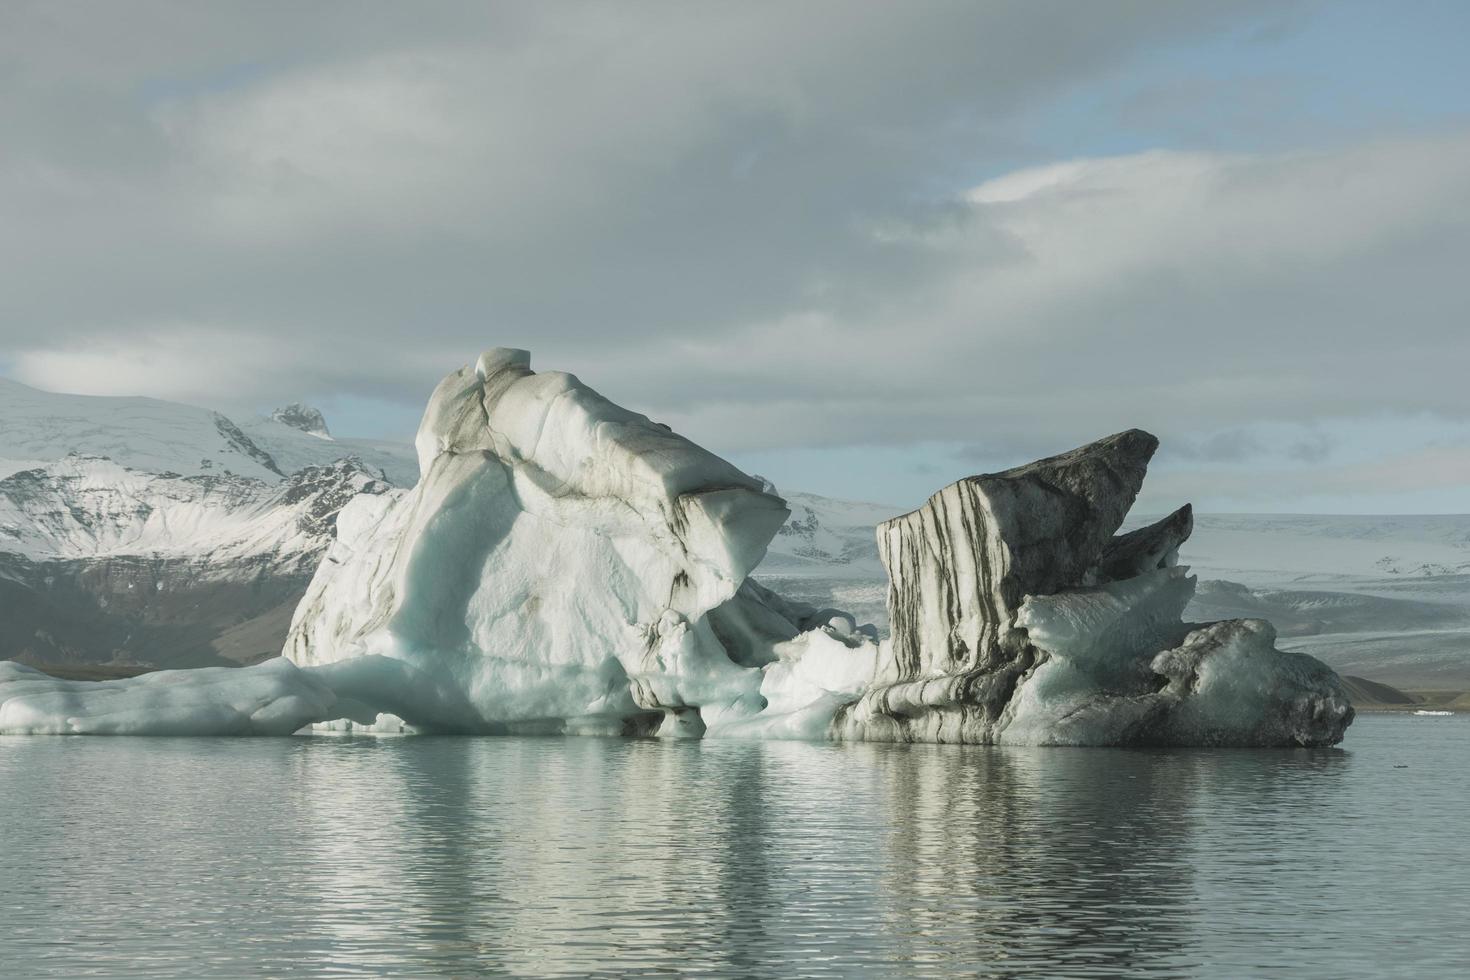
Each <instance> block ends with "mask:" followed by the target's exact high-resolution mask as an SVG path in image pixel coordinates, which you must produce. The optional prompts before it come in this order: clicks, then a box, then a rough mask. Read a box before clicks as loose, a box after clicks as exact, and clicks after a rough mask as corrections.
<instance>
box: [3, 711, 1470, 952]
mask: <svg viewBox="0 0 1470 980" xmlns="http://www.w3.org/2000/svg"><path fill="white" fill-rule="evenodd" d="M1467 750H1470V718H1467V717H1466V716H1463V715H1459V716H1454V717H1449V718H1420V717H1412V716H1372V715H1370V716H1366V717H1361V718H1360V719H1359V720H1358V722H1357V723H1356V724H1355V725H1354V726H1353V727H1352V729H1350V731H1349V734H1348V740H1347V742H1346V743H1345V744H1344V747H1342V748H1339V749H1330V750H1276V751H1245V750H1159V751H1131V750H1102V749H986V748H962V747H954V746H889V745H818V744H802V743H779V742H750V743H745V742H734V741H715V740H708V741H683V742H681V741H658V740H652V739H636V740H635V739H600V738H581V739H575V738H565V739H563V738H414V737H398V738H393V737H381V738H374V737H364V736H345V737H333V736H311V737H295V738H281V739H157V738H133V739H129V738H85V737H67V738H55V737H32V738H0V974H3V975H4V976H5V977H6V978H10V980H19V978H28V977H80V976H108V977H181V978H191V980H194V978H206V977H239V976H263V977H264V976H290V977H358V976H366V977H397V976H402V977H432V976H455V977H462V976H606V977H640V976H675V975H677V976H712V977H714V976H717V977H726V976H728V977H772V978H795V977H861V976H875V977H882V976H903V977H948V976H974V975H980V976H999V977H1010V976H1048V977H1053V976H1076V977H1090V976H1099V977H1102V976H1106V977H1115V976H1127V977H1222V978H1224V977H1230V978H1234V977H1243V976H1274V977H1283V976H1290V977H1324V978H1328V977H1330V978H1343V977H1358V976H1362V977H1368V976H1464V975H1466V972H1467V971H1470V874H1467V869H1470V834H1467V829H1470V816H1467V814H1470V780H1467V778H1466V777H1467V775H1470V767H1467Z"/></svg>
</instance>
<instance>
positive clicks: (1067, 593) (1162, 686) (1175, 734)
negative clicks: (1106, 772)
mask: <svg viewBox="0 0 1470 980" xmlns="http://www.w3.org/2000/svg"><path fill="white" fill-rule="evenodd" d="M1157 448H1158V440H1157V439H1156V438H1154V437H1153V436H1152V435H1150V434H1148V433H1146V432H1142V431H1140V430H1137V429H1133V430H1129V431H1127V432H1122V433H1118V434H1117V435H1113V436H1109V437H1107V438H1105V439H1101V440H1098V441H1097V442H1094V443H1091V444H1090V445H1087V446H1083V447H1081V448H1079V449H1075V450H1073V451H1072V452H1069V453H1065V454H1062V455H1060V456H1054V457H1051V458H1049V459H1043V460H1039V461H1038V462H1035V463H1030V464H1027V465H1025V466H1021V467H1017V468H1015V469H1012V470H1007V471H1005V472H1002V473H995V474H986V475H982V476H974V477H969V478H967V479H964V480H960V481H958V482H957V483H954V484H951V485H950V486H948V487H945V488H943V489H942V490H940V491H939V492H937V493H935V494H934V495H933V496H932V497H931V498H930V499H929V500H928V501H927V502H926V503H925V504H924V506H923V507H921V508H919V509H918V510H916V511H914V512H912V513H909V514H905V515H902V516H900V517H896V518H893V519H892V520H889V521H886V522H884V523H883V524H880V525H879V526H878V542H879V555H880V558H881V559H882V561H883V564H884V567H885V568H886V569H887V571H888V574H889V579H890V585H889V599H888V606H889V615H890V619H891V624H892V636H891V639H890V641H889V642H888V643H886V644H884V646H883V648H882V652H881V655H880V660H879V664H878V667H877V670H876V673H875V677H874V682H873V684H872V685H870V687H869V688H868V689H867V690H866V691H864V692H863V694H862V696H861V697H860V698H858V699H857V700H856V701H855V702H853V703H852V704H850V705H845V706H843V707H842V708H841V709H839V711H838V713H837V715H836V717H835V718H834V721H833V726H832V735H833V737H834V738H841V739H861V740H876V741H903V742H915V741H927V742H964V743H980V744H995V743H1009V744H1027V745H1140V744H1141V745H1149V744H1155V745H1240V746H1264V745H1328V744H1334V743H1336V742H1338V741H1340V740H1341V738H1342V736H1343V732H1344V730H1345V729H1346V728H1347V726H1348V725H1349V724H1350V723H1351V722H1352V718H1353V708H1352V706H1351V704H1350V703H1349V701H1348V698H1347V696H1346V694H1345V693H1344V691H1343V689H1342V686H1341V683H1340V681H1339V679H1338V677H1337V675H1336V674H1335V673H1333V672H1332V670H1331V669H1329V668H1328V667H1327V666H1326V665H1325V664H1322V663H1321V662H1320V661H1317V660H1315V659H1313V658H1311V657H1308V656H1306V655H1304V654H1299V653H1283V652H1282V651H1279V650H1277V649H1276V648H1275V639H1276V634H1275V631H1274V630H1273V629H1272V627H1271V626H1270V624H1269V623H1267V622H1265V621H1263V620H1230V621H1225V622H1219V623H1209V624H1187V623H1185V622H1183V613H1184V608H1185V606H1187V605H1188V603H1189V600H1190V599H1191V598H1192V597H1193V595H1194V588H1195V579H1194V578H1193V577H1192V576H1190V575H1189V574H1188V569H1187V568H1185V567H1182V566H1180V565H1179V564H1178V554H1179V546H1180V545H1181V544H1183V543H1184V541H1185V540H1187V539H1188V537H1189V533H1190V530H1191V528H1192V525H1193V514H1192V511H1191V509H1190V507H1189V506H1188V505H1185V506H1184V507H1181V508H1180V509H1179V510H1177V511H1175V512H1174V513H1173V514H1170V515H1169V516H1167V517H1165V518H1163V519H1162V520H1160V521H1158V522H1157V523H1154V524H1152V525H1149V526H1147V527H1143V528H1139V529H1138V530H1135V531H1132V532H1129V533H1127V534H1123V535H1118V534H1116V531H1117V530H1118V528H1119V527H1120V526H1121V524H1122V522H1123V519H1124V517H1125V516H1126V515H1127V513H1128V511H1129V509H1130V508H1131V507H1132V505H1133V502H1134V500H1135V498H1136V497H1137V495H1138V491H1139V489H1140V488H1141V486H1142V484H1143V479H1144V475H1145V474H1146V472H1147V469H1148V463H1149V460H1150V459H1151V458H1152V456H1153V453H1154V451H1155V450H1156V449H1157Z"/></svg>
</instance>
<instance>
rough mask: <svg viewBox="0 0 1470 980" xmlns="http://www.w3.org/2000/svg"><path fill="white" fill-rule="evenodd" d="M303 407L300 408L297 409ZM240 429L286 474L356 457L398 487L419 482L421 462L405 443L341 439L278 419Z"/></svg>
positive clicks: (260, 420) (258, 420) (248, 423)
mask: <svg viewBox="0 0 1470 980" xmlns="http://www.w3.org/2000/svg"><path fill="white" fill-rule="evenodd" d="M296 407H300V406H296ZM240 430H241V431H242V432H244V433H245V435H246V436H248V437H249V438H250V441H251V442H253V443H255V445H257V446H259V447H260V448H261V449H263V450H265V451H266V452H268V453H270V455H271V458H272V459H274V460H275V461H276V465H277V466H278V467H280V470H281V472H283V473H294V472H296V471H297V470H299V469H303V468H304V467H307V466H321V465H323V464H325V463H330V462H333V461H334V460H338V459H341V458H343V457H345V456H355V457H357V458H358V459H360V460H362V461H363V463H365V464H366V465H367V466H369V467H371V468H373V469H377V470H381V471H382V472H383V475H384V476H385V477H386V478H387V480H388V482H389V483H391V484H393V485H394V486H396V487H411V486H413V485H414V484H415V483H417V482H418V478H419V460H418V456H417V454H415V453H414V450H413V446H412V445H410V444H409V443H406V442H385V441H380V440H374V439H338V438H336V437H333V436H330V435H326V434H317V433H314V432H312V431H310V430H308V429H302V428H299V427H297V426H293V425H288V424H286V423H284V422H282V421H280V420H279V419H277V418H274V417H272V418H254V419H247V420H246V421H244V422H241V423H240Z"/></svg>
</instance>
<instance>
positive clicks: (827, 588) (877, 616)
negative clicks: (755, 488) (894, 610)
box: [754, 491, 902, 630]
mask: <svg viewBox="0 0 1470 980" xmlns="http://www.w3.org/2000/svg"><path fill="white" fill-rule="evenodd" d="M778 492H780V493H781V495H782V496H783V497H785V498H786V506H787V507H789V508H790V509H791V517H790V519H788V520H787V522H786V523H785V524H784V525H783V526H782V527H781V529H780V530H779V531H778V532H777V533H776V537H775V539H773V540H772V541H771V544H770V547H768V548H767V549H766V557H765V560H764V561H762V562H761V563H760V566H759V567H758V568H756V570H755V573H754V574H755V577H756V578H757V580H759V581H760V582H761V583H762V584H764V585H766V586H768V587H770V588H772V589H774V590H776V591H777V592H779V593H781V594H782V595H786V596H790V597H791V598H793V599H797V600H800V601H802V602H809V603H811V604H812V605H815V606H818V607H832V608H835V609H843V610H846V611H847V612H850V613H852V615H853V616H854V617H856V618H857V620H858V622H860V623H872V624H874V625H875V626H877V627H879V629H881V630H886V629H887V628H888V605H887V604H888V575H887V573H885V572H884V571H883V565H882V564H881V563H880V562H879V561H878V544H877V540H876V538H875V537H874V528H875V527H877V525H878V522H879V521H883V520H887V519H888V518H890V517H892V516H893V515H895V514H898V513H901V511H902V508H899V507H889V506H886V505H884V504H870V503H862V502H859V501H852V500H834V499H832V498H830V497H819V496H817V495H816V494H811V493H801V492H798V491H792V492H784V491H778Z"/></svg>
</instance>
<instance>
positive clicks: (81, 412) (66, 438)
mask: <svg viewBox="0 0 1470 980" xmlns="http://www.w3.org/2000/svg"><path fill="white" fill-rule="evenodd" d="M70 453H80V454H82V455H86V456H101V457H106V458H108V459H112V460H114V461H116V462H119V463H122V464H124V465H127V466H132V467H134V468H136V469H139V470H147V471H150V472H155V473H165V472H168V473H182V474H186V475H192V476H198V475H203V474H209V473H234V474H237V475H239V476H248V477H254V478H255V479H258V480H266V481H272V482H273V481H276V480H279V479H281V477H282V475H283V474H282V472H281V470H280V468H279V467H278V466H277V464H276V462H275V460H274V459H273V458H272V457H271V456H270V454H269V453H267V452H266V451H264V450H262V449H261V448H260V447H259V446H257V445H256V444H255V443H254V442H253V441H252V440H251V439H250V437H249V436H247V435H245V433H244V432H242V431H241V430H240V427H239V426H237V425H236V424H235V423H234V422H232V421H230V420H229V419H228V418H226V417H225V416H223V415H220V414H219V413H218V412H211V411H209V410H207V409H203V408H195V407H193V406H192V405H180V404H177V403H175V402H165V401H158V400H157V399H153V398H109V397H100V396H94V395H62V394H56V393H54V392H49V391H41V390H39V389H37V388H31V387H28V386H26V385H23V384H20V383H19V382H16V381H10V380H8V379H5V378H0V475H6V474H9V473H14V472H16V471H17V470H22V469H29V468H32V467H34V466H37V465H41V464H44V463H48V462H51V461H52V460H56V459H60V458H61V457H63V456H66V455H68V454H70Z"/></svg>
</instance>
